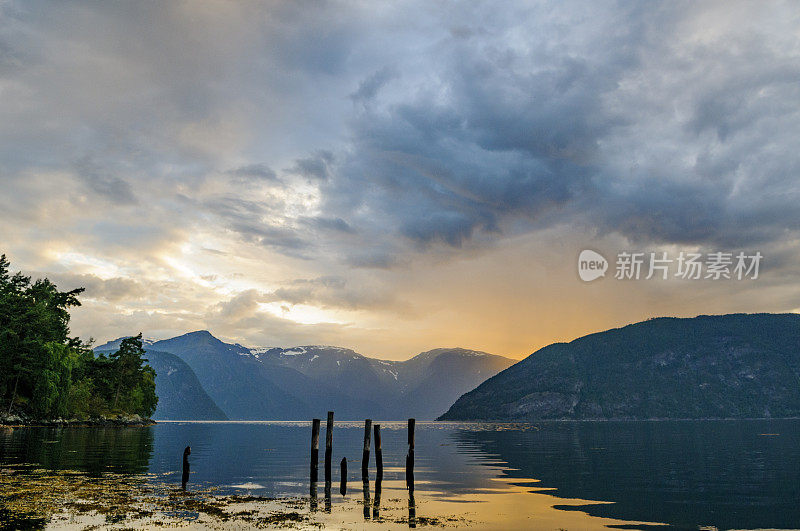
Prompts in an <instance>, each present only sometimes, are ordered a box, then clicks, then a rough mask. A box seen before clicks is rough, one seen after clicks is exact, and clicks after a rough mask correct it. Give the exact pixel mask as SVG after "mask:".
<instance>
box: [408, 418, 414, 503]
mask: <svg viewBox="0 0 800 531" xmlns="http://www.w3.org/2000/svg"><path fill="white" fill-rule="evenodd" d="M415 425H416V420H415V419H408V455H406V488H407V489H408V490H409V491H411V492H413V491H414V427H415Z"/></svg>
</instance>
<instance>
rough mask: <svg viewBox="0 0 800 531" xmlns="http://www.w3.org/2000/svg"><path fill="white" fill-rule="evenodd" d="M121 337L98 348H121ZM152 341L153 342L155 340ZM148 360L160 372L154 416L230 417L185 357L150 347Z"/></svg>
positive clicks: (157, 378)
mask: <svg viewBox="0 0 800 531" xmlns="http://www.w3.org/2000/svg"><path fill="white" fill-rule="evenodd" d="M120 341H121V340H115V341H110V342H108V343H106V344H105V345H101V346H99V347H97V348H96V349H95V351H96V352H112V351H115V350H118V349H119V343H120ZM151 344H152V342H151ZM147 360H148V363H149V364H150V366H151V367H153V369H155V371H156V395H157V396H158V405H157V406H156V411H155V413H154V414H153V418H154V419H156V420H160V419H174V420H227V419H228V417H227V416H226V415H225V413H223V412H222V410H221V409H220V408H219V407H218V406H217V404H215V403H214V401H213V400H212V399H211V397H209V396H208V394H207V393H206V392H205V390H204V389H203V386H202V385H200V382H199V381H198V380H197V376H196V375H195V373H194V371H192V369H191V367H189V365H187V364H186V362H184V361H183V360H182V359H180V358H179V357H177V356H175V355H174V354H170V353H169V352H161V351H158V350H153V349H152V347H148V348H147Z"/></svg>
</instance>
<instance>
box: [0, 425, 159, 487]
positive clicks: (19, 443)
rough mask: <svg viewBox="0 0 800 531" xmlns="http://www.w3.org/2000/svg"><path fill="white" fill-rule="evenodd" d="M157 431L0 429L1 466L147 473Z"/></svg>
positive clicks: (121, 429) (134, 429)
mask: <svg viewBox="0 0 800 531" xmlns="http://www.w3.org/2000/svg"><path fill="white" fill-rule="evenodd" d="M152 453H153V431H152V428H151V427H145V428H128V429H125V428H72V429H63V428H25V429H18V430H0V463H3V464H35V465H36V466H37V467H40V468H45V469H50V470H78V471H81V472H85V473H87V474H90V475H101V474H106V473H109V472H114V473H119V474H141V473H144V472H147V469H148V466H149V462H150V456H151V454H152Z"/></svg>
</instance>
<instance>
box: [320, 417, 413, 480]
mask: <svg viewBox="0 0 800 531" xmlns="http://www.w3.org/2000/svg"><path fill="white" fill-rule="evenodd" d="M320 424H321V420H320V419H313V420H312V421H311V483H312V485H313V484H315V483H316V482H317V480H318V474H319V428H320ZM415 424H416V421H415V419H408V454H407V455H406V488H408V489H409V490H410V491H413V490H414V428H415ZM370 437H372V441H370ZM371 443H372V444H373V445H374V447H375V468H376V470H377V471H376V476H375V481H376V490H377V489H380V482H381V481H382V480H383V450H382V448H381V425H380V424H375V425H374V426H373V425H372V419H366V420H365V421H364V448H363V450H362V452H361V479H362V480H363V481H364V482H369V453H370V445H371ZM332 457H333V411H328V420H327V425H326V431H325V489H326V494H327V493H328V492H329V489H330V485H331V459H332ZM340 474H341V475H340V486H339V491H340V492H341V493H342V495H344V494H346V493H347V458H346V457H344V458H342V461H341V463H340Z"/></svg>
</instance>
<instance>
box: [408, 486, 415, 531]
mask: <svg viewBox="0 0 800 531" xmlns="http://www.w3.org/2000/svg"><path fill="white" fill-rule="evenodd" d="M408 527H417V503H416V502H415V501H414V491H410V492H409V493H408Z"/></svg>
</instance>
